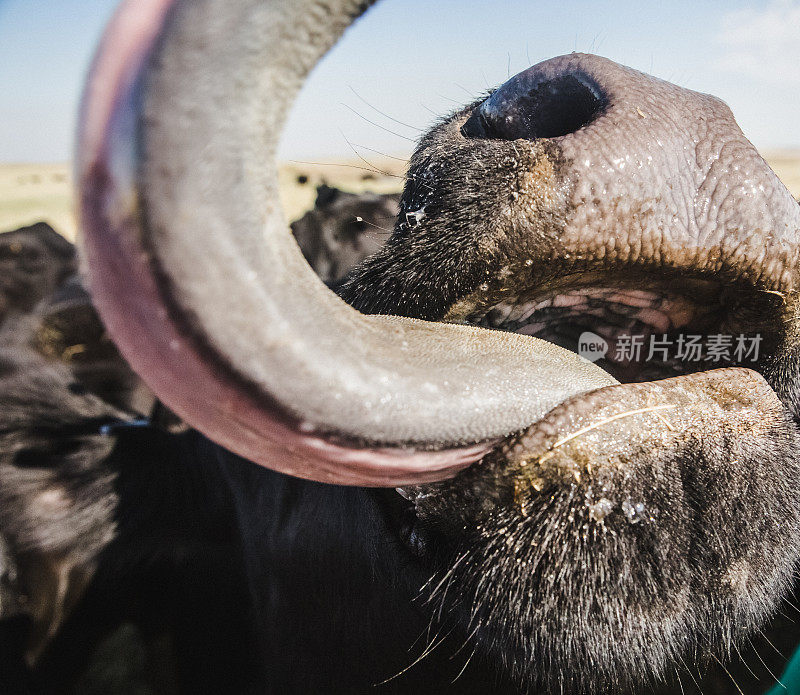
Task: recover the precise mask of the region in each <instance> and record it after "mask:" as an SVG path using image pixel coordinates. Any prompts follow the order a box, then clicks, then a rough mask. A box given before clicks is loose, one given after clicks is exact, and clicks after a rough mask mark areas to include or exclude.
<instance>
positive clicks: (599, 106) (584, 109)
mask: <svg viewBox="0 0 800 695" xmlns="http://www.w3.org/2000/svg"><path fill="white" fill-rule="evenodd" d="M543 66H544V67H543ZM548 67H549V66H548V65H547V64H540V65H535V66H533V67H532V68H528V69H527V70H525V71H524V72H521V73H519V74H518V75H515V76H514V77H512V78H511V79H510V80H508V82H506V83H505V84H503V85H501V86H500V87H499V88H498V89H496V90H495V91H494V92H493V93H492V95H491V96H490V97H489V98H488V99H486V101H484V102H483V103H482V104H481V105H480V106H479V107H478V108H477V109H475V111H473V113H472V115H471V116H470V117H469V119H468V120H467V122H466V123H465V124H464V126H463V127H462V129H461V132H462V133H463V134H464V136H466V137H469V138H493V139H499V140H518V139H523V138H524V139H528V140H533V139H536V138H554V137H559V136H562V135H569V134H570V133H574V132H575V131H577V130H579V129H580V128H582V127H584V126H585V125H588V124H589V123H591V122H592V121H594V120H595V119H596V118H597V117H598V116H599V115H600V114H601V113H603V111H604V110H605V108H606V105H607V98H606V96H605V95H604V93H603V90H602V89H601V87H600V85H599V84H598V83H597V82H596V81H595V80H594V79H593V78H592V77H590V76H589V74H588V73H587V72H586V71H584V70H582V69H581V68H580V67H579V66H575V65H565V66H564V67H563V71H562V72H555V73H554V72H553V70H552V69H548Z"/></svg>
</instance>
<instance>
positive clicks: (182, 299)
mask: <svg viewBox="0 0 800 695" xmlns="http://www.w3.org/2000/svg"><path fill="white" fill-rule="evenodd" d="M362 8H363V3H359V2H351V1H346V0H342V1H341V2H334V1H333V0H331V1H330V2H311V1H310V0H309V1H308V2H296V3H291V4H287V3H279V2H261V1H259V2H256V1H254V0H241V1H239V2H235V3H221V2H192V3H189V2H170V1H169V0H146V1H145V2H133V0H130V1H129V2H126V3H124V4H123V5H122V7H121V9H120V10H119V12H118V14H117V15H116V17H115V19H114V20H113V21H112V24H111V25H110V27H109V30H108V32H107V34H106V36H105V38H104V41H103V44H102V46H101V50H100V52H99V54H98V57H97V58H96V61H95V64H94V67H93V70H92V75H91V77H90V82H89V85H88V87H87V91H86V96H85V101H84V106H83V112H82V119H81V134H80V142H79V152H78V158H77V160H78V177H77V179H78V181H79V182H80V184H79V185H80V204H81V226H82V232H83V242H84V256H85V259H86V261H87V263H88V271H89V278H90V283H91V288H92V292H93V295H94V297H95V300H96V302H97V304H98V307H99V310H100V312H101V314H102V316H103V319H104V321H105V322H106V324H107V325H108V328H109V330H110V332H111V334H112V336H113V337H114V339H115V340H116V341H117V343H118V345H119V346H120V349H121V351H122V352H123V354H124V355H125V357H126V358H127V359H128V360H129V361H130V362H131V364H132V365H133V367H134V368H135V369H136V371H137V372H139V373H140V374H141V375H142V376H143V378H144V379H145V381H147V382H148V384H149V385H150V386H151V388H153V390H154V391H155V392H156V393H157V394H158V395H159V396H160V397H161V399H162V400H164V401H165V402H166V403H167V404H168V405H169V406H170V407H172V408H173V409H174V410H175V411H176V412H178V413H179V414H180V415H181V416H182V417H184V418H185V419H186V420H187V421H188V422H189V423H191V424H192V425H194V426H196V427H197V428H198V429H200V430H201V431H203V432H204V433H205V434H207V435H208V436H210V437H211V438H212V439H215V440H216V441H218V442H219V443H221V444H223V445H224V446H227V447H228V448H230V449H232V450H233V451H235V452H237V453H239V454H241V455H243V456H245V457H247V458H250V459H252V460H254V461H256V462H258V463H261V464H263V465H267V466H270V467H273V468H277V469H279V470H282V471H284V472H287V473H291V474H294V475H299V476H303V477H309V478H313V479H318V480H323V481H327V482H337V483H349V484H360V485H397V484H401V483H404V482H405V483H408V482H422V481H425V480H434V479H441V478H445V477H448V476H451V475H453V474H454V473H455V472H456V471H457V470H459V469H460V468H463V467H464V466H466V465H468V464H469V463H471V462H474V461H475V460H477V459H479V458H480V457H481V456H482V455H483V454H484V453H485V452H486V451H487V450H488V449H489V448H490V446H491V444H492V442H493V440H494V439H495V438H497V437H499V436H503V435H507V434H508V433H510V432H512V431H515V430H518V429H521V428H522V427H524V426H526V425H528V424H529V423H530V422H533V421H535V420H537V419H538V418H540V417H541V416H542V415H544V414H545V413H546V412H547V411H548V410H549V409H550V408H552V407H553V406H555V405H556V404H557V403H559V402H561V401H562V400H563V399H564V398H566V397H568V396H570V395H574V394H576V393H581V392H585V391H587V390H591V389H592V388H597V387H599V386H603V385H607V384H609V383H613V379H611V377H609V376H608V375H607V374H605V373H604V372H602V371H601V370H599V369H598V368H596V367H594V366H593V365H590V364H588V363H585V362H582V361H581V360H580V359H579V358H577V357H576V356H575V355H573V354H571V353H569V352H568V351H565V350H562V349H560V348H557V347H556V346H553V345H550V344H548V343H545V342H542V341H535V340H531V339H528V338H526V337H524V336H514V335H509V334H502V333H496V332H487V331H483V330H480V329H474V328H470V327H465V326H442V325H440V324H437V325H433V324H426V323H423V322H419V321H412V320H403V319H385V318H370V317H364V316H362V315H360V314H358V313H357V312H355V311H354V310H352V309H351V308H350V307H348V306H347V305H345V304H344V303H343V302H341V301H340V300H339V299H338V298H336V297H335V296H334V295H332V294H331V293H329V292H328V291H327V290H326V289H325V288H324V286H323V285H322V284H321V283H320V282H319V280H318V279H317V278H316V277H315V276H314V275H313V272H312V271H311V270H310V268H309V267H308V266H307V264H306V263H305V261H304V260H303V259H302V256H301V254H300V252H299V250H298V249H297V247H296V245H295V244H294V242H293V241H292V240H291V237H290V235H289V232H288V229H287V227H286V225H285V223H284V221H283V219H282V215H281V214H280V207H279V203H278V202H277V201H278V198H277V180H276V176H275V171H274V167H273V166H267V168H266V170H265V169H264V164H263V162H264V161H265V160H266V161H270V157H271V155H272V154H273V153H274V147H275V142H276V140H277V136H278V133H279V130H280V125H281V124H282V120H283V117H284V115H285V113H286V112H287V111H288V107H289V104H290V101H291V98H292V97H293V95H294V93H295V92H296V90H297V89H298V88H299V86H300V84H301V82H302V79H303V77H304V76H305V74H306V73H307V71H308V70H310V68H311V67H312V66H313V64H314V62H315V61H316V60H317V59H318V57H319V56H320V55H321V54H322V53H324V52H325V50H327V48H328V47H329V46H330V45H331V44H332V43H333V42H334V41H335V39H336V38H337V37H338V35H339V34H340V33H341V32H342V31H343V30H344V29H345V28H346V26H347V25H348V24H349V22H350V21H351V19H352V17H353V16H355V15H356V14H357V13H358V11H359V10H360V9H362ZM164 27H166V29H164ZM290 29H291V31H290ZM209 66H214V69H213V70H212V69H210V68H209ZM245 85H246V87H247V89H245ZM321 327H324V330H321ZM321 433H322V434H324V433H330V434H333V435H336V438H335V439H332V438H331V437H327V436H322V434H321ZM363 441H367V442H376V443H377V444H375V445H373V446H367V445H359V444H358V442H363ZM337 442H339V443H337ZM475 442H477V444H474V443H475ZM448 446H454V447H455V448H450V449H448V448H447V447H448ZM392 447H393V448H392ZM431 447H433V448H436V449H438V450H437V451H421V450H420V449H421V448H431Z"/></svg>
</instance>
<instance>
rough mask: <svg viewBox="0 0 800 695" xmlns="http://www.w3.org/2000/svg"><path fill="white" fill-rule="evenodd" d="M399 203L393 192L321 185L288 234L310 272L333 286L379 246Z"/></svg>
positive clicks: (389, 227)
mask: <svg viewBox="0 0 800 695" xmlns="http://www.w3.org/2000/svg"><path fill="white" fill-rule="evenodd" d="M399 203H400V196H399V195H396V194H393V193H385V194H380V193H361V194H357V193H349V192H347V191H342V190H340V189H338V188H336V187H334V186H328V185H327V184H322V185H321V186H318V187H317V197H316V201H315V202H314V208H313V209H312V210H309V211H308V212H307V213H306V214H305V215H303V216H302V217H301V218H300V219H298V220H295V221H294V222H292V224H291V229H292V234H294V237H295V239H296V240H297V243H298V245H299V246H300V250H301V251H302V252H303V256H304V257H305V259H306V260H307V261H308V264H309V265H310V266H311V267H312V268H313V269H314V272H315V273H316V274H317V275H318V276H319V277H320V279H321V280H322V281H323V282H325V283H326V284H328V285H329V286H331V285H335V284H336V283H338V282H340V281H341V280H342V279H343V278H344V276H345V275H347V273H348V272H349V271H350V270H352V269H353V268H354V267H355V266H356V265H358V264H359V263H360V262H361V261H363V260H364V259H365V258H366V257H367V256H370V255H372V254H373V253H375V251H377V250H378V249H379V248H380V247H381V246H383V244H384V242H385V241H386V239H387V238H388V237H389V235H390V234H391V231H392V227H393V226H394V220H395V218H396V217H397V212H398V205H399Z"/></svg>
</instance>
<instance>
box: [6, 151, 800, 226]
mask: <svg viewBox="0 0 800 695" xmlns="http://www.w3.org/2000/svg"><path fill="white" fill-rule="evenodd" d="M765 157H766V159H767V161H768V162H769V163H770V165H771V166H772V168H773V169H774V170H775V172H776V173H777V174H778V176H779V177H780V178H781V180H782V181H783V182H784V183H785V184H786V186H787V187H788V188H789V190H790V191H791V192H792V194H793V195H794V196H795V197H800V152H798V151H773V152H766V153H765ZM373 163H374V164H375V166H376V168H377V169H380V171H381V172H383V173H378V172H377V171H371V170H369V169H368V167H367V165H366V164H365V163H363V162H347V163H339V164H333V163H331V164H300V163H291V164H285V165H283V166H282V167H281V169H280V183H281V197H282V199H283V206H284V210H285V211H286V216H287V217H288V219H290V220H294V219H296V218H298V217H300V216H301V215H302V214H303V213H304V212H305V211H306V210H308V209H309V208H311V207H313V205H314V198H315V196H316V187H317V185H319V184H320V183H323V182H326V183H328V184H329V185H334V186H338V187H340V188H344V189H346V190H348V191H354V192H359V191H367V190H369V191H373V192H376V193H389V192H394V191H399V190H400V188H401V186H402V182H403V181H402V174H403V170H404V166H405V165H404V163H403V162H402V161H399V160H395V159H381V160H379V161H378V160H376V161H374V162H373ZM304 178H305V181H304V182H302V183H301V181H303V180H304ZM72 202H73V188H72V173H71V170H70V167H69V165H67V164H0V232H4V231H9V230H11V229H16V228H17V227H21V226H23V225H26V224H32V223H33V222H38V221H40V220H42V221H45V222H48V223H50V224H51V225H52V226H53V227H54V228H55V229H56V230H58V231H59V232H61V233H62V234H63V235H64V236H66V237H67V238H69V239H74V238H75V219H74V216H73V212H72V207H73V205H72Z"/></svg>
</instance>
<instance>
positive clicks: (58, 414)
mask: <svg viewBox="0 0 800 695" xmlns="http://www.w3.org/2000/svg"><path fill="white" fill-rule="evenodd" d="M74 385H75V382H74V377H73V375H72V373H71V372H70V371H69V370H68V369H67V368H66V367H65V366H64V365H61V364H54V363H52V362H48V361H47V360H45V359H44V358H42V357H41V356H40V355H37V354H36V353H35V352H33V351H32V350H30V349H27V348H24V347H7V348H0V539H2V555H1V556H0V562H2V565H3V567H2V568H0V569H2V570H3V577H2V579H3V581H4V584H3V587H2V589H3V590H2V592H0V599H2V603H1V604H0V618H3V619H5V618H9V619H10V618H14V617H19V616H24V617H27V618H28V619H29V623H30V629H29V630H28V635H27V642H26V650H25V656H26V658H27V660H28V661H29V662H33V661H35V660H36V659H37V658H38V656H39V655H40V654H41V652H42V651H43V649H44V648H45V647H46V645H47V644H48V642H49V641H50V639H51V638H52V637H53V636H54V635H55V633H56V632H57V630H58V629H59V627H60V626H61V624H62V623H63V621H64V619H65V618H66V616H68V614H69V612H70V610H71V609H72V608H73V607H74V605H75V603H76V602H77V600H78V599H79V598H80V596H81V595H82V593H83V591H84V589H85V587H86V585H87V584H88V582H89V580H90V579H91V577H92V575H93V572H94V568H95V563H96V562H97V558H98V556H99V554H100V553H101V551H102V550H103V549H104V548H105V547H106V546H107V545H108V543H110V542H111V540H112V539H113V537H114V532H115V522H114V513H115V512H114V510H115V508H116V506H117V496H116V493H115V491H114V480H115V473H114V471H113V470H112V469H111V466H110V465H109V464H108V461H109V457H110V455H111V452H112V450H113V448H114V445H115V439H114V437H113V436H112V435H109V434H108V433H107V432H108V425H109V424H111V423H115V422H119V420H120V419H121V418H122V417H124V414H123V413H121V412H120V411H118V410H116V409H114V408H113V407H111V406H110V405H108V404H107V403H104V402H103V401H101V400H100V399H99V398H97V397H95V396H93V395H91V394H88V393H84V392H81V391H80V389H75V387H74Z"/></svg>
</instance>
